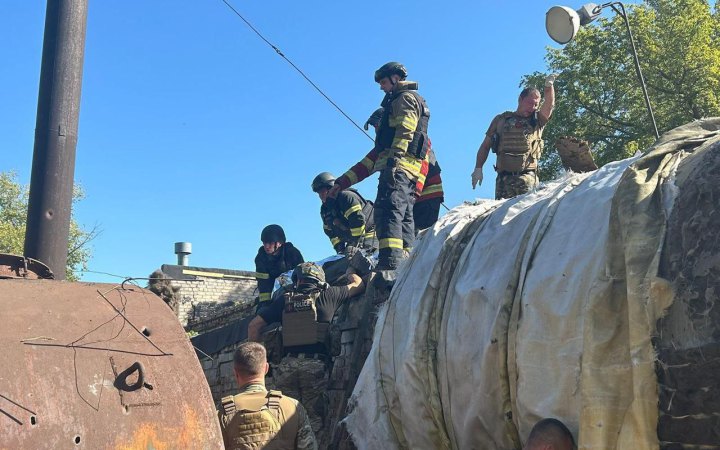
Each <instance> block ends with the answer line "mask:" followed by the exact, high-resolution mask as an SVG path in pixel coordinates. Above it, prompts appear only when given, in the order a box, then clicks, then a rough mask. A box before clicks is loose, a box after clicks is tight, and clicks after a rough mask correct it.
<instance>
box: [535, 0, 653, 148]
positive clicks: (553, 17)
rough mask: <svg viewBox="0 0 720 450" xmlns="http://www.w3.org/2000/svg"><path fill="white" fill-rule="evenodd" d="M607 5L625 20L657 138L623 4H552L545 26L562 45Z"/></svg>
mask: <svg viewBox="0 0 720 450" xmlns="http://www.w3.org/2000/svg"><path fill="white" fill-rule="evenodd" d="M608 6H609V7H610V8H612V10H613V11H615V12H616V13H617V14H619V15H620V16H622V18H623V20H624V21H625V27H626V28H627V32H628V38H629V39H630V48H631V50H632V54H633V58H634V61H635V72H636V73H637V76H638V80H639V81H640V87H642V91H643V96H644V97H645V106H646V107H647V110H648V115H650V121H651V122H652V125H653V128H654V130H655V137H657V138H659V137H660V133H659V132H658V127H657V124H656V123H655V115H654V114H653V110H652V107H651V106H650V97H649V96H648V93H647V87H645V78H644V77H643V74H642V70H641V69H640V60H639V59H638V55H637V50H636V49H635V40H634V39H633V35H632V31H630V22H628V18H627V14H626V13H625V5H623V4H622V3H621V2H608V3H603V4H602V5H599V6H598V5H596V4H594V3H588V4H586V5H583V6H582V7H581V8H580V9H578V10H577V11H574V10H572V9H571V8H568V7H567V6H553V7H552V8H550V9H549V10H548V12H547V14H545V28H546V29H547V32H548V34H549V35H550V37H551V38H552V39H553V40H554V41H555V42H557V43H558V44H563V45H564V44H567V43H568V42H570V41H572V40H573V39H574V38H575V35H576V34H577V32H578V30H579V29H580V27H581V26H584V25H587V24H589V23H590V22H592V21H593V20H595V19H597V18H598V17H599V16H600V12H601V11H602V9H603V8H607V7H608Z"/></svg>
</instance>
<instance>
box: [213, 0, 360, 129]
mask: <svg viewBox="0 0 720 450" xmlns="http://www.w3.org/2000/svg"><path fill="white" fill-rule="evenodd" d="M222 1H223V3H225V4H226V5H227V7H228V8H230V9H231V10H232V12H234V13H235V14H237V16H238V17H239V18H240V19H241V20H242V21H243V22H245V25H247V26H248V27H250V29H251V30H253V31H254V32H255V34H257V35H258V37H259V38H260V39H262V40H263V41H265V43H266V44H267V45H269V46H270V47H271V48H272V49H273V50H275V53H277V54H278V55H280V57H282V58H283V59H284V60H285V61H287V62H288V64H290V65H291V66H292V67H293V69H295V70H297V71H298V73H299V74H300V75H302V77H303V78H305V79H306V80H307V82H308V83H310V85H311V86H312V87H314V88H315V90H317V91H318V92H319V93H320V94H321V95H322V96H323V97H325V99H326V100H327V101H329V102H330V103H331V104H332V105H333V106H334V107H335V109H337V110H338V111H340V114H342V115H343V116H345V118H346V119H347V120H349V121H350V122H351V123H352V124H353V125H355V128H357V129H358V130H360V132H361V133H362V134H364V135H365V136H367V137H368V139H370V140H371V141H374V139H373V138H372V136H370V135H369V134H367V132H366V131H365V130H363V128H362V127H361V126H360V125H358V124H357V123H355V121H354V120H352V119H351V118H350V116H348V115H347V114H345V111H343V110H342V108H340V107H339V106H338V104H337V103H335V102H334V101H333V100H332V99H331V98H330V97H328V96H327V94H325V92H323V91H322V89H320V88H319V87H318V85H317V84H315V83H313V81H312V80H311V79H310V78H309V77H308V76H307V75H305V73H304V72H303V71H302V70H300V68H299V67H298V66H296V65H295V64H294V63H293V62H292V61H290V59H289V58H288V57H287V56H285V54H284V53H283V52H282V51H281V50H280V49H279V48H277V47H276V46H275V45H273V44H272V43H271V42H270V41H268V40H267V39H266V38H265V36H263V35H262V34H261V33H260V32H259V31H258V30H257V28H255V27H254V26H253V25H252V24H251V23H250V22H249V21H248V20H247V19H246V18H245V17H243V16H242V14H240V13H239V12H238V11H237V10H236V9H235V8H234V7H233V6H232V5H231V4H230V2H229V1H228V0H222Z"/></svg>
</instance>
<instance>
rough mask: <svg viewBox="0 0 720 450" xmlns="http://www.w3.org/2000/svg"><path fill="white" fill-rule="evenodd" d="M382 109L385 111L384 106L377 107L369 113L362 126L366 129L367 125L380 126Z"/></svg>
mask: <svg viewBox="0 0 720 450" xmlns="http://www.w3.org/2000/svg"><path fill="white" fill-rule="evenodd" d="M383 111H385V108H378V109H376V110H375V112H373V113H372V114H370V117H369V118H368V120H367V122H365V125H364V127H363V128H365V129H366V130H367V129H368V125H372V126H374V127H379V126H380V119H382V115H383Z"/></svg>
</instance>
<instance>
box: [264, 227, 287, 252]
mask: <svg viewBox="0 0 720 450" xmlns="http://www.w3.org/2000/svg"><path fill="white" fill-rule="evenodd" d="M260 240H261V241H262V244H263V249H264V250H265V253H267V254H268V255H276V254H277V252H279V251H280V247H282V246H283V244H285V231H284V230H283V229H282V227H281V226H280V225H275V224H272V225H268V226H266V227H265V228H263V230H262V233H260Z"/></svg>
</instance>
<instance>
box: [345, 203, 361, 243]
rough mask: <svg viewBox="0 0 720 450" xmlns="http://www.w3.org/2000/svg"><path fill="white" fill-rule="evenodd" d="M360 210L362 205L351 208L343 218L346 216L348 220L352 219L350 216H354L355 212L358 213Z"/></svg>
mask: <svg viewBox="0 0 720 450" xmlns="http://www.w3.org/2000/svg"><path fill="white" fill-rule="evenodd" d="M360 210H362V206H360V205H354V206H351V207H350V208H348V210H347V211H345V212H344V213H343V216H345V218H346V219H349V218H350V214H352V213H354V212H357V211H360ZM353 236H354V235H353Z"/></svg>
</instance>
